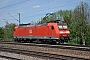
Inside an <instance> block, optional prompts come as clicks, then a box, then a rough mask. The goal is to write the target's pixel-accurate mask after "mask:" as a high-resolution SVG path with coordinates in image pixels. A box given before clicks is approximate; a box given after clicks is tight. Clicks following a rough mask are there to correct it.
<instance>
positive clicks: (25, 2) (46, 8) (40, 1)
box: [0, 0, 90, 27]
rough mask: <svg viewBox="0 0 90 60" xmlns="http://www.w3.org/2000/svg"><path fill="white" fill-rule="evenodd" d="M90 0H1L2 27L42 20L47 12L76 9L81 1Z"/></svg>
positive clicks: (0, 20) (89, 1)
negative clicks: (8, 24) (7, 24)
mask: <svg viewBox="0 0 90 60" xmlns="http://www.w3.org/2000/svg"><path fill="white" fill-rule="evenodd" d="M82 1H84V2H87V3H88V4H89V6H90V0H0V27H4V26H5V25H6V21H7V22H8V23H15V24H19V22H18V21H17V20H19V14H18V13H20V23H32V22H37V21H40V19H41V17H44V16H45V14H47V13H53V12H57V11H59V10H74V9H75V7H76V6H78V5H79V4H80V2H82Z"/></svg>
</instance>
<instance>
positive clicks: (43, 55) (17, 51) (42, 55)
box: [0, 47, 89, 60]
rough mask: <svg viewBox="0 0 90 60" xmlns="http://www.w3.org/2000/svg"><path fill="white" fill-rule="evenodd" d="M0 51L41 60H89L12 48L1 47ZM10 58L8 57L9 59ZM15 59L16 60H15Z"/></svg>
mask: <svg viewBox="0 0 90 60" xmlns="http://www.w3.org/2000/svg"><path fill="white" fill-rule="evenodd" d="M0 51H4V52H10V53H15V54H23V55H27V56H28V55H29V56H34V57H35V56H36V57H39V58H44V59H45V58H47V59H51V60H54V59H55V60H60V59H62V60H73V59H74V60H89V59H86V58H79V57H72V56H65V55H58V54H51V53H44V52H36V51H28V50H20V49H10V48H3V47H0ZM7 58H8V57H7ZM13 59H14V58H13ZM18 60H20V59H18Z"/></svg>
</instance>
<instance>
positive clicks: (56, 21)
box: [47, 20, 62, 23]
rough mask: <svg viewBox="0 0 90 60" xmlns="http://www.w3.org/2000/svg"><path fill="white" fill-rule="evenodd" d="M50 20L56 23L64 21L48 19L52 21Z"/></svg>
mask: <svg viewBox="0 0 90 60" xmlns="http://www.w3.org/2000/svg"><path fill="white" fill-rule="evenodd" d="M50 22H54V23H62V21H61V20H51V21H48V22H47V23H50Z"/></svg>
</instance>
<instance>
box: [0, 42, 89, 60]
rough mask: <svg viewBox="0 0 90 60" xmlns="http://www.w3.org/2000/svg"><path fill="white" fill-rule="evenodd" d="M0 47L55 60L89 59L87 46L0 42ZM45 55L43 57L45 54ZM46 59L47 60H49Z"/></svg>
mask: <svg viewBox="0 0 90 60" xmlns="http://www.w3.org/2000/svg"><path fill="white" fill-rule="evenodd" d="M0 46H1V47H4V48H6V47H7V48H13V49H21V50H23V52H24V51H25V50H28V51H29V52H30V51H33V52H38V53H35V54H36V55H43V56H50V57H52V56H53V58H54V56H55V57H57V58H55V59H60V58H58V57H61V56H62V57H64V58H68V59H71V58H73V59H75V60H77V59H81V60H83V59H90V47H89V46H78V45H68V44H60V45H50V44H35V43H16V42H0ZM44 53H45V54H46V55H45V54H44ZM50 57H47V58H50ZM70 57H71V58H70ZM71 60H72V59H71Z"/></svg>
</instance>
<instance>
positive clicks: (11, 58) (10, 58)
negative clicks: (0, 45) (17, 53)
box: [0, 55, 21, 60]
mask: <svg viewBox="0 0 90 60" xmlns="http://www.w3.org/2000/svg"><path fill="white" fill-rule="evenodd" d="M0 58H1V60H5V59H6V60H7V59H8V60H21V59H18V58H13V57H8V56H3V55H0Z"/></svg>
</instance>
